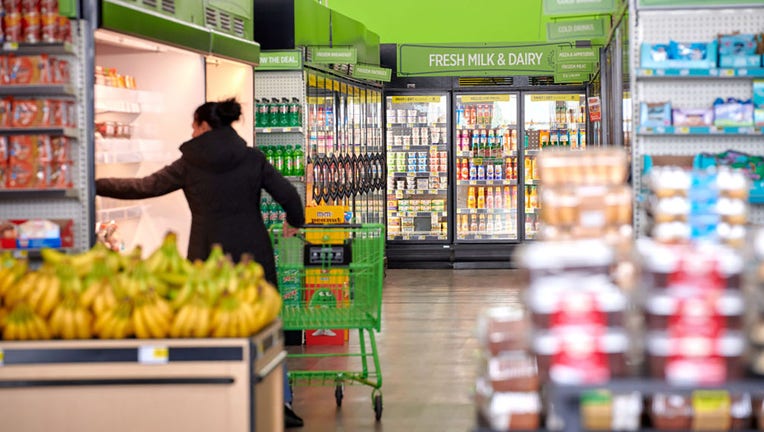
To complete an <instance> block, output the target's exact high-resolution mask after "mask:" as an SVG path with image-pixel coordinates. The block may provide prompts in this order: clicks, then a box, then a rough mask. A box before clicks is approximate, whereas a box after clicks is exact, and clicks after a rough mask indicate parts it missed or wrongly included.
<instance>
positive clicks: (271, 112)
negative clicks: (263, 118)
mask: <svg viewBox="0 0 764 432" xmlns="http://www.w3.org/2000/svg"><path fill="white" fill-rule="evenodd" d="M265 100H266V101H267V100H268V99H265ZM278 125H279V99H278V98H273V99H271V100H270V102H269V103H268V127H278Z"/></svg>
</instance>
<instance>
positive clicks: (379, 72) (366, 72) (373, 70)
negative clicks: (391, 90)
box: [351, 64, 393, 82]
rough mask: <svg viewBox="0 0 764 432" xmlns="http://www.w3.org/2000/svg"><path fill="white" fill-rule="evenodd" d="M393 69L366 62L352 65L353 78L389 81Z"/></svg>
mask: <svg viewBox="0 0 764 432" xmlns="http://www.w3.org/2000/svg"><path fill="white" fill-rule="evenodd" d="M392 74H393V70H392V69H388V68H382V67H378V66H373V65H367V64H356V65H353V73H352V74H351V76H352V77H353V78H360V79H368V80H376V81H384V82H390V79H391V78H392Z"/></svg>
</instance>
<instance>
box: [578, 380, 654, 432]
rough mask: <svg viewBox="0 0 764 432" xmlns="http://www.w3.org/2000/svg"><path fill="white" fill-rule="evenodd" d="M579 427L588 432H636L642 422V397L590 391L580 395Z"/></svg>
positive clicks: (639, 395) (632, 393)
mask: <svg viewBox="0 0 764 432" xmlns="http://www.w3.org/2000/svg"><path fill="white" fill-rule="evenodd" d="M580 407H581V408H580V411H581V427H582V428H583V429H584V430H589V431H613V430H618V431H637V430H640V426H641V423H642V422H641V420H642V418H641V417H642V395H641V394H640V393H638V392H631V393H615V394H613V393H611V392H610V391H607V390H590V391H586V392H584V393H582V394H581V399H580Z"/></svg>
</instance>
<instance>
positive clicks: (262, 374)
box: [255, 351, 287, 384]
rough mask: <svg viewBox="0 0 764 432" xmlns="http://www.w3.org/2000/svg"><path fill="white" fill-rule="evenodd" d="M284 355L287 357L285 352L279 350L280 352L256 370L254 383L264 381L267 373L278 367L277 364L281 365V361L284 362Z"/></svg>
mask: <svg viewBox="0 0 764 432" xmlns="http://www.w3.org/2000/svg"><path fill="white" fill-rule="evenodd" d="M286 357H287V352H286V351H281V352H280V353H278V354H277V355H276V357H274V358H273V360H271V361H270V362H268V364H266V365H265V366H263V368H262V369H260V370H259V371H257V372H256V375H255V384H259V383H261V382H263V381H265V379H266V378H268V375H270V374H271V373H272V372H273V371H275V370H276V368H277V367H279V365H281V363H283V362H284V360H285V359H286Z"/></svg>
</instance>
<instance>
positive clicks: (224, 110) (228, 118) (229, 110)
mask: <svg viewBox="0 0 764 432" xmlns="http://www.w3.org/2000/svg"><path fill="white" fill-rule="evenodd" d="M215 111H216V114H217V115H218V118H219V119H220V123H222V124H223V126H228V125H230V124H231V123H233V122H235V121H236V120H238V119H239V117H241V104H240V103H238V102H236V99H234V98H231V99H226V100H224V101H221V102H218V103H217V104H216V105H215Z"/></svg>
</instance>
